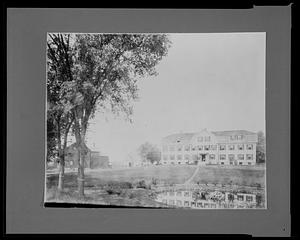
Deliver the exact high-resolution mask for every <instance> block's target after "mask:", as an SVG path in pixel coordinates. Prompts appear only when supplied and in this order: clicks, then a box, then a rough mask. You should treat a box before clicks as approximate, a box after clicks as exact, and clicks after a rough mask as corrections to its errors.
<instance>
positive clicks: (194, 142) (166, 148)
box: [162, 129, 257, 165]
mask: <svg viewBox="0 0 300 240" xmlns="http://www.w3.org/2000/svg"><path fill="white" fill-rule="evenodd" d="M256 144H257V134H256V133H253V132H249V131H246V130H235V131H219V132H210V131H207V130H206V129H204V130H202V131H201V132H198V133H179V134H172V135H169V136H167V137H165V138H163V140H162V163H163V164H190V163H199V164H222V165H255V163H256Z"/></svg>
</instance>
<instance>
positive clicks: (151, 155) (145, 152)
mask: <svg viewBox="0 0 300 240" xmlns="http://www.w3.org/2000/svg"><path fill="white" fill-rule="evenodd" d="M138 153H139V155H140V157H141V159H142V162H144V163H146V162H150V163H152V164H153V163H154V162H159V161H160V158H161V154H160V150H159V148H158V147H157V146H155V145H153V144H151V143H149V142H145V143H143V144H142V145H141V146H140V147H139V148H138Z"/></svg>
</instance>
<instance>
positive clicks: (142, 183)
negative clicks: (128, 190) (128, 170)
mask: <svg viewBox="0 0 300 240" xmlns="http://www.w3.org/2000/svg"><path fill="white" fill-rule="evenodd" d="M136 187H137V188H144V189H147V184H146V182H145V180H141V181H138V182H137V186H136Z"/></svg>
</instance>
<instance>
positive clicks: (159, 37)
mask: <svg viewBox="0 0 300 240" xmlns="http://www.w3.org/2000/svg"><path fill="white" fill-rule="evenodd" d="M52 37H53V42H54V44H55V46H53V49H60V52H61V53H62V56H64V58H63V59H62V60H61V61H60V63H61V64H62V65H64V66H66V71H65V72H64V74H65V76H66V80H67V81H64V82H63V83H62V85H61V86H62V88H61V89H62V90H61V91H60V92H61V95H60V96H61V97H60V103H61V104H62V105H63V106H64V112H66V113H70V114H71V115H72V117H73V120H74V125H73V126H72V127H73V131H74V135H75V139H76V147H77V150H78V153H79V154H78V155H79V159H78V163H79V164H78V192H79V195H80V196H84V156H85V153H84V147H83V145H84V142H85V137H86V131H87V128H88V123H89V120H90V119H91V118H92V117H93V116H94V114H95V111H96V110H97V109H103V108H105V109H109V110H111V111H112V112H113V113H115V114H119V113H124V114H125V116H126V117H127V119H128V120H130V115H131V114H132V112H133V110H132V106H131V101H132V100H136V99H137V98H138V95H137V91H138V88H137V84H136V83H137V81H138V79H140V78H142V77H145V76H147V75H156V74H157V72H156V71H155V67H156V65H157V64H158V63H159V62H160V61H161V59H162V58H163V57H164V56H166V54H167V51H168V48H169V47H170V41H169V40H168V37H167V36H166V35H164V34H73V35H72V36H71V37H70V35H69V34H67V35H64V36H63V35H62V34H58V35H53V34H52ZM54 39H55V40H54ZM70 39H74V41H73V44H70V41H69V40H70ZM71 45H72V46H71Z"/></svg>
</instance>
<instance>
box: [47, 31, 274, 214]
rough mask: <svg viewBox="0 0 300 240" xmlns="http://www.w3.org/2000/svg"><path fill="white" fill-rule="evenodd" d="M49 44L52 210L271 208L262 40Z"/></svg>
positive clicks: (209, 36) (122, 37) (184, 37)
mask: <svg viewBox="0 0 300 240" xmlns="http://www.w3.org/2000/svg"><path fill="white" fill-rule="evenodd" d="M44 44H45V51H46V59H45V72H46V73H45V79H42V80H41V81H46V89H45V92H46V106H45V119H46V123H45V132H46V134H45V135H46V139H45V149H46V150H45V152H46V156H45V159H44V161H45V179H44V180H45V189H44V204H45V203H71V204H81V205H82V204H89V205H94V206H95V207H96V206H97V207H99V206H105V207H112V208H113V207H138V208H168V209H182V210H186V209H191V210H195V211H196V210H209V209H232V210H235V209H267V194H266V192H267V182H266V169H267V158H268V156H266V147H267V146H266V119H265V98H266V97H265V94H266V86H265V77H266V69H265V68H266V33H265V32H226V33H218V32H216V33H77V32H48V33H47V38H46V40H45V43H44Z"/></svg>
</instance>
